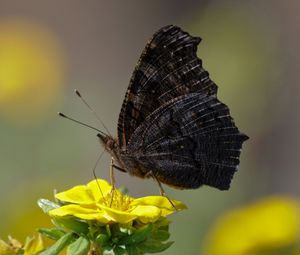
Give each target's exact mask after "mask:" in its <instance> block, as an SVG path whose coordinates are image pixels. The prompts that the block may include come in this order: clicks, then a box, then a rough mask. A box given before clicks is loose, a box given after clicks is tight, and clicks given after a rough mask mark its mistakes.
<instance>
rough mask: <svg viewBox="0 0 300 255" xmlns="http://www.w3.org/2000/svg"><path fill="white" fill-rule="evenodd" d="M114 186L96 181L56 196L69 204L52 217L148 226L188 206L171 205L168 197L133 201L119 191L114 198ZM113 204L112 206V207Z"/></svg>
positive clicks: (51, 213)
mask: <svg viewBox="0 0 300 255" xmlns="http://www.w3.org/2000/svg"><path fill="white" fill-rule="evenodd" d="M111 188H112V187H111V185H110V184H109V183H108V182H106V181H105V180H101V179H98V180H93V181H91V182H90V183H88V184H87V185H86V186H85V185H81V186H75V187H73V188H71V189H70V190H67V191H64V192H61V193H58V194H56V198H57V199H58V200H60V201H62V202H67V203H68V204H67V205H63V206H61V207H59V208H57V209H53V210H51V211H49V215H50V216H52V217H64V216H68V215H69V216H70V215H72V216H75V217H77V218H80V219H85V220H97V221H98V222H100V223H103V224H107V223H121V224H126V223H130V222H132V221H133V220H138V221H140V222H142V223H144V224H146V223H149V222H155V221H157V220H158V219H159V218H160V217H165V216H167V215H169V214H172V213H174V212H175V211H176V210H182V209H186V206H185V205H184V204H183V203H181V202H179V201H176V200H172V203H173V204H174V206H175V207H176V210H175V209H174V207H173V206H172V205H171V203H170V201H169V200H168V199H167V198H166V197H164V196H147V197H142V198H136V199H135V198H132V197H129V196H127V195H124V194H122V192H120V191H119V190H118V189H115V191H114V193H113V197H112V196H111V194H112V193H111ZM110 203H111V205H110Z"/></svg>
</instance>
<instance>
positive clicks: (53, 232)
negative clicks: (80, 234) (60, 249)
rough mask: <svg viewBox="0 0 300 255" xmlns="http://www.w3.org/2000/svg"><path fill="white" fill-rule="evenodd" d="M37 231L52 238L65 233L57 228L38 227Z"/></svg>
mask: <svg viewBox="0 0 300 255" xmlns="http://www.w3.org/2000/svg"><path fill="white" fill-rule="evenodd" d="M38 232H39V233H41V234H42V235H44V236H47V237H48V238H50V239H52V240H58V239H59V238H61V237H62V236H63V235H64V234H65V233H66V232H64V231H62V230H60V229H57V228H39V229H38Z"/></svg>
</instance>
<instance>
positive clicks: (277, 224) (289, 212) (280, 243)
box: [203, 197, 300, 255]
mask: <svg viewBox="0 0 300 255" xmlns="http://www.w3.org/2000/svg"><path fill="white" fill-rule="evenodd" d="M299 237H300V203H299V202H298V201H295V200H293V199H290V198H284V197H271V198H268V199H265V200H262V201H260V202H258V203H255V204H253V205H250V206H247V207H245V208H241V209H236V210H233V211H231V212H229V213H227V214H225V215H223V216H221V218H220V219H219V220H218V221H217V222H216V223H215V225H214V227H213V228H212V230H211V231H210V233H209V234H208V237H207V239H206V240H205V250H204V252H203V254H206V255H253V254H275V251H276V250H279V249H282V248H288V247H291V246H296V247H297V245H299V243H298V244H297V242H298V241H299ZM270 251H271V253H267V252H270ZM272 251H274V252H272ZM297 251H298V252H300V250H297ZM292 252H295V250H293V251H292ZM298 252H296V253H284V254H300V253H298Z"/></svg>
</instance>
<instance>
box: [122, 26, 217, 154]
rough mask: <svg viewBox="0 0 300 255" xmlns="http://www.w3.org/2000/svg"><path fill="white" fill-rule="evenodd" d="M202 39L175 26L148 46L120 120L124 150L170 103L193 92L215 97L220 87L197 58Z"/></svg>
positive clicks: (157, 36)
mask: <svg viewBox="0 0 300 255" xmlns="http://www.w3.org/2000/svg"><path fill="white" fill-rule="evenodd" d="M199 42H200V38H198V37H193V36H190V35H189V34H188V33H186V32H184V31H182V30H181V29H180V28H179V27H176V26H172V25H170V26H166V27H164V28H162V29H160V30H159V31H158V32H157V33H155V34H154V36H153V37H152V39H151V40H150V41H149V42H148V44H147V45H146V48H145V50H144V51H143V53H142V55H141V57H140V60H139V62H138V64H137V67H136V69H135V71H134V73H133V76H132V78H131V81H130V85H129V88H128V90H127V93H126V96H125V99H124V102H123V105H122V109H121V112H120V115H119V121H118V138H119V145H120V147H121V148H125V147H126V146H127V144H128V141H129V139H130V137H131V135H132V134H133V132H134V131H135V129H136V128H137V127H138V126H139V125H140V124H141V123H142V122H143V121H144V120H145V118H146V117H147V116H148V115H149V114H151V113H152V112H153V111H154V110H156V109H157V108H159V107H160V106H162V105H164V104H165V103H166V102H168V101H169V100H171V99H173V98H176V97H178V96H180V95H184V94H188V93H191V92H196V91H197V92H201V93H203V94H208V95H213V94H216V92H217V86H216V85H215V83H214V82H212V81H211V80H210V79H209V76H208V72H207V71H205V70H204V69H203V68H202V62H201V60H200V59H199V58H198V57H197V54H196V52H197V45H198V44H199Z"/></svg>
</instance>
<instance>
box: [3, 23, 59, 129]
mask: <svg viewBox="0 0 300 255" xmlns="http://www.w3.org/2000/svg"><path fill="white" fill-rule="evenodd" d="M64 76H65V63H64V49H63V47H62V44H61V43H60V41H59V39H58V37H57V36H56V35H55V34H53V33H52V32H51V31H50V30H49V29H48V28H47V27H46V26H43V25H41V24H38V23H35V22H32V21H30V20H27V19H23V18H7V19H1V20H0V91H1V93H0V113H1V115H3V116H5V117H6V118H7V119H9V120H10V121H15V122H16V123H18V124H25V125H28V123H32V121H31V120H35V119H38V118H37V117H40V116H42V115H44V114H45V112H48V111H49V109H50V108H51V107H53V105H54V103H55V102H56V101H57V98H58V97H59V95H60V94H61V91H62V85H63V83H64ZM29 119H30V121H29Z"/></svg>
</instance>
